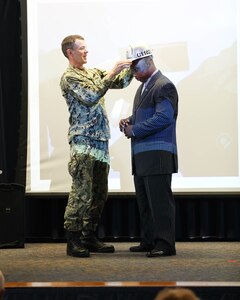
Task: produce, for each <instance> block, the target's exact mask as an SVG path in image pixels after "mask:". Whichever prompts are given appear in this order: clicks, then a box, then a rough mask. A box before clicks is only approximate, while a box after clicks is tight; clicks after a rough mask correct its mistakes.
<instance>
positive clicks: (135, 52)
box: [126, 45, 152, 61]
mask: <svg viewBox="0 0 240 300" xmlns="http://www.w3.org/2000/svg"><path fill="white" fill-rule="evenodd" d="M150 55H152V50H151V49H150V48H149V47H148V46H146V45H145V46H144V45H139V46H129V48H128V50H127V53H126V56H127V59H131V60H132V61H133V60H137V59H140V58H143V57H147V56H150Z"/></svg>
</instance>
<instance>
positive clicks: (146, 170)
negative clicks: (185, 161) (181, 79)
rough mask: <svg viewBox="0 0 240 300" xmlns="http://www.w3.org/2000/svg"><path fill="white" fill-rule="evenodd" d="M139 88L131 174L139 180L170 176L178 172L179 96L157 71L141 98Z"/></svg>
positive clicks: (134, 123) (132, 121)
mask: <svg viewBox="0 0 240 300" xmlns="http://www.w3.org/2000/svg"><path fill="white" fill-rule="evenodd" d="M142 87H143V84H142V85H140V87H139V88H138V90H137V92H136V95H135V98H134V104H133V112H132V116H130V117H129V119H130V124H132V125H133V133H134V137H132V139H131V148H132V172H133V174H136V175H139V176H146V175H154V174H170V173H175V172H177V170H178V159H177V143H176V120H177V114H178V93H177V90H176V87H175V86H174V84H173V83H172V82H171V81H170V80H169V79H168V78H167V77H166V76H164V75H163V74H162V73H161V72H160V71H158V72H157V73H156V74H155V75H154V76H153V77H152V78H151V80H150V82H149V83H148V85H147V87H146V88H145V90H144V92H143V93H142V95H141V90H142Z"/></svg>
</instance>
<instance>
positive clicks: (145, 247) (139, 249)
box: [129, 244, 153, 252]
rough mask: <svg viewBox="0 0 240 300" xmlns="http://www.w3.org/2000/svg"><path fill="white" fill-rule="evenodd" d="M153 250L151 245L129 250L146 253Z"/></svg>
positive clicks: (134, 247) (133, 247)
mask: <svg viewBox="0 0 240 300" xmlns="http://www.w3.org/2000/svg"><path fill="white" fill-rule="evenodd" d="M152 249H153V246H151V245H141V244H140V245H138V246H132V247H130V248H129V250H130V251H131V252H148V251H151V250H152Z"/></svg>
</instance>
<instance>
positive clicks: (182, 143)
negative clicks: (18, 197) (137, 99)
mask: <svg viewBox="0 0 240 300" xmlns="http://www.w3.org/2000/svg"><path fill="white" fill-rule="evenodd" d="M237 5H238V4H237V1H234V0H222V1H218V0H212V1H207V0H203V1H191V0H170V1H162V0H150V1H148V2H147V3H146V2H145V1H135V0H132V1H131V0H128V1H124V0H122V1H118V0H112V1H111V0H108V1H104V0H91V1H89V0H82V1H81V0H78V1H77V0H75V1H68V0H65V1H63V0H61V1H60V0H58V1H57V0H52V1H47V0H44V1H43V0H42V1H41V0H29V1H28V3H27V7H28V11H27V15H28V57H29V61H28V86H29V92H28V96H29V140H28V146H29V151H28V172H27V174H28V178H27V191H30V192H68V191H69V190H70V185H71V178H70V175H69V174H68V170H67V164H68V161H69V145H68V141H67V132H68V118H69V115H68V111H67V105H66V103H65V100H64V98H63V97H62V95H61V90H60V85H59V82H60V77H61V75H62V74H63V72H64V71H65V69H66V68H67V65H68V61H67V59H66V58H65V57H64V56H63V54H62V53H61V41H62V39H63V38H64V37H65V36H67V35H70V34H80V35H82V36H83V37H84V38H85V40H86V42H87V45H88V51H89V53H88V63H87V67H98V68H102V69H105V70H108V69H110V68H111V67H112V66H113V65H114V63H115V62H116V61H117V60H119V59H122V58H125V53H126V49H127V48H128V47H129V45H131V44H132V45H133V44H138V43H144V44H148V45H149V46H150V47H151V48H152V50H153V56H154V61H155V64H156V66H157V68H159V69H160V70H161V71H162V72H163V73H164V75H166V76H167V77H169V78H170V79H171V80H172V81H173V82H174V84H175V85H176V87H177V89H178V93H179V116H178V122H177V140H178V156H179V173H178V174H175V175H174V177H173V191H175V192H201V191H209V192H211V191H213V192H214V191H239V190H240V177H239V133H238V122H239V111H238V106H239V105H238V103H239V78H238V76H237V74H238V73H239V66H238V62H239V61H240V60H239V52H240V51H239V40H240V38H239V31H238V28H239V16H238V15H237V13H238V11H239V9H238V7H237ZM173 7H174V9H172V8H173ZM206 7H207V8H208V9H206ZM139 84H140V83H139V82H137V81H136V80H135V79H133V81H132V83H131V84H130V85H129V86H128V87H127V88H125V89H121V90H109V91H108V92H107V94H106V95H105V99H106V108H107V112H108V117H109V121H110V129H111V140H110V142H109V145H110V155H111V169H110V174H109V191H110V192H124V193H131V192H134V187H133V180H132V175H131V153H130V140H128V139H126V138H125V136H124V135H123V134H122V133H121V132H120V131H119V128H118V123H119V120H120V119H121V118H125V117H128V116H129V115H131V110H132V104H133V99H134V95H135V92H136V90H137V88H138V86H139Z"/></svg>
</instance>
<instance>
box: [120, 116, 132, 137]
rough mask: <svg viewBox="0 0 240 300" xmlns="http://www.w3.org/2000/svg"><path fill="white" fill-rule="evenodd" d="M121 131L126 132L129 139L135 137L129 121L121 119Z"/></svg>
mask: <svg viewBox="0 0 240 300" xmlns="http://www.w3.org/2000/svg"><path fill="white" fill-rule="evenodd" d="M119 129H120V131H122V132H124V134H125V136H126V137H127V138H128V139H129V138H130V137H132V136H133V133H132V125H130V124H129V119H128V118H127V119H121V120H120V122H119Z"/></svg>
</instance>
